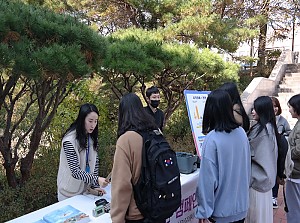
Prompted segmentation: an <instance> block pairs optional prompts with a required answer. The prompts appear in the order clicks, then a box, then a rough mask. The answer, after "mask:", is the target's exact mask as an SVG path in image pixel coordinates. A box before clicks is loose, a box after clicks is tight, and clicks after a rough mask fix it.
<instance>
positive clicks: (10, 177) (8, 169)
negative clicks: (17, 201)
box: [3, 158, 18, 188]
mask: <svg viewBox="0 0 300 223" xmlns="http://www.w3.org/2000/svg"><path fill="white" fill-rule="evenodd" d="M17 160H18V159H17V158H12V159H11V162H8V161H4V164H3V166H4V168H5V173H6V179H7V183H8V185H9V186H10V187H12V188H16V187H17V186H18V180H17V177H16V172H15V167H16V163H17Z"/></svg>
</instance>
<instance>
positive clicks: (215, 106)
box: [202, 89, 239, 134]
mask: <svg viewBox="0 0 300 223" xmlns="http://www.w3.org/2000/svg"><path fill="white" fill-rule="evenodd" d="M238 127H239V125H238V123H237V122H236V121H235V119H234V116H233V110H232V102H231V99H230V96H229V94H228V93H227V92H226V91H224V90H220V89H217V90H214V91H212V92H211V93H210V94H209V95H208V97H207V100H206V103H205V107H204V113H203V123H202V132H203V134H207V133H209V132H210V131H211V130H215V131H220V132H221V131H225V132H227V133H229V132H231V131H232V130H233V129H235V128H238Z"/></svg>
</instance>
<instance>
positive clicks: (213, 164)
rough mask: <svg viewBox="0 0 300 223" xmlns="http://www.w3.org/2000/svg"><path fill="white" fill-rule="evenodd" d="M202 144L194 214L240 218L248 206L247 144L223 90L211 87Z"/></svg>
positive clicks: (219, 218)
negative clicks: (196, 202) (212, 89)
mask: <svg viewBox="0 0 300 223" xmlns="http://www.w3.org/2000/svg"><path fill="white" fill-rule="evenodd" d="M203 133H204V134H207V135H206V137H205V140H204V143H203V147H202V154H201V163H200V172H199V180H198V186H197V190H196V197H197V201H198V206H197V208H196V212H195V217H196V218H198V219H200V220H201V219H208V220H209V221H210V222H217V223H223V222H224V223H228V222H244V219H245V217H246V216H247V211H248V208H249V185H250V175H251V155H250V145H249V141H248V138H247V135H246V132H245V131H244V129H243V128H242V127H240V126H239V124H238V123H237V122H236V121H235V119H234V116H233V108H232V102H231V99H230V96H229V94H228V93H227V92H226V91H224V90H215V91H212V92H211V93H210V94H209V95H208V98H207V101H206V103H205V108H204V114H203Z"/></svg>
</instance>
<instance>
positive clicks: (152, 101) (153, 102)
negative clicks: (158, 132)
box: [150, 100, 160, 108]
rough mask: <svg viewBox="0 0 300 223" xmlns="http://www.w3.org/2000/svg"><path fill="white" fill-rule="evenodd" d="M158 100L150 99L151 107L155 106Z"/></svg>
mask: <svg viewBox="0 0 300 223" xmlns="http://www.w3.org/2000/svg"><path fill="white" fill-rule="evenodd" d="M159 102H160V101H158V100H150V105H151V106H152V107H153V108H157V107H158V105H159Z"/></svg>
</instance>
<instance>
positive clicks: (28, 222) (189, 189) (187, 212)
mask: <svg viewBox="0 0 300 223" xmlns="http://www.w3.org/2000/svg"><path fill="white" fill-rule="evenodd" d="M198 175H199V169H197V171H195V172H193V173H191V174H180V182H181V188H182V189H181V191H182V192H181V193H182V200H181V206H180V207H179V208H178V210H177V211H176V212H175V213H174V214H173V216H172V217H171V218H169V219H167V220H166V223H180V222H191V223H198V222H199V220H198V219H196V218H195V216H194V209H195V208H196V207H197V201H196V187H197V182H198ZM105 190H106V191H107V194H104V195H103V196H102V197H98V196H94V195H91V194H83V195H77V196H74V197H71V198H68V199H66V200H63V201H60V202H57V203H54V204H52V205H50V206H47V207H45V208H42V209H39V210H37V211H34V212H31V213H29V214H26V215H23V216H21V217H18V218H15V219H12V220H10V221H8V222H7V223H32V222H35V221H38V220H40V219H42V218H43V216H44V215H46V214H48V213H49V212H51V211H54V210H56V209H58V208H61V207H63V206H65V205H71V206H73V207H74V208H77V209H78V210H80V211H82V212H84V213H86V214H88V215H89V217H90V219H91V222H101V223H111V218H110V214H109V213H105V214H103V215H101V216H99V217H96V218H95V217H93V214H92V210H93V209H94V208H95V201H96V200H98V199H100V198H105V199H106V200H107V201H110V200H111V195H110V185H108V186H107V187H106V188H105Z"/></svg>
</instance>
